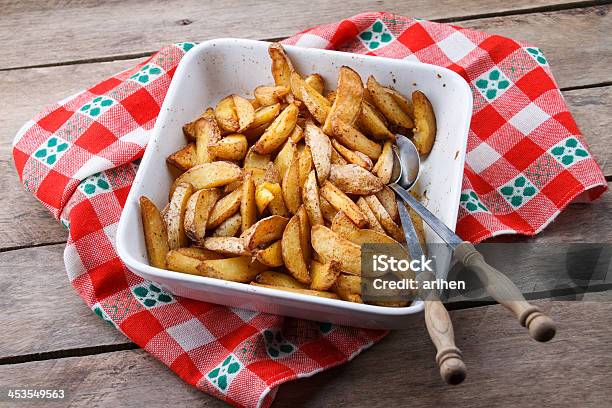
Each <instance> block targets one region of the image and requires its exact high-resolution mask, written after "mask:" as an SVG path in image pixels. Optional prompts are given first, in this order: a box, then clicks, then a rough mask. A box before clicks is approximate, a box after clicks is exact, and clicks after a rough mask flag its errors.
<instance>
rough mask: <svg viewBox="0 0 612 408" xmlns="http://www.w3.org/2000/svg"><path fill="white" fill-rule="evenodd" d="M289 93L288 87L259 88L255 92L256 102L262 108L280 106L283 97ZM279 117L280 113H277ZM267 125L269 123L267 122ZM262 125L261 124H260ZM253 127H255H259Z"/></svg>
mask: <svg viewBox="0 0 612 408" xmlns="http://www.w3.org/2000/svg"><path fill="white" fill-rule="evenodd" d="M288 93H289V87H288V86H282V85H281V86H258V87H257V88H255V90H254V91H253V94H254V95H255V100H256V101H257V102H258V103H259V105H260V106H261V107H264V108H265V107H268V106H272V105H275V104H276V105H278V104H279V103H280V102H282V101H283V97H284V96H285V95H287V94H288ZM277 115H278V113H277ZM266 123H267V122H266ZM259 125H261V123H260V124H259ZM259 125H253V127H256V126H259Z"/></svg>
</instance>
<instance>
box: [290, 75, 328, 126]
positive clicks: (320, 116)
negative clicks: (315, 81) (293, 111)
mask: <svg viewBox="0 0 612 408" xmlns="http://www.w3.org/2000/svg"><path fill="white" fill-rule="evenodd" d="M291 92H293V95H295V97H296V98H297V99H299V100H300V101H302V102H304V105H306V109H308V111H309V112H310V114H311V115H312V116H313V117H314V118H315V119H316V121H317V122H319V123H325V119H326V118H327V115H328V114H329V110H330V109H331V103H330V102H329V101H328V100H327V99H326V98H325V97H324V96H323V95H321V94H320V93H318V92H317V91H316V90H315V89H314V88H313V87H312V86H310V85H308V84H307V83H306V81H304V80H303V79H302V77H300V75H299V74H298V73H297V72H293V73H292V74H291Z"/></svg>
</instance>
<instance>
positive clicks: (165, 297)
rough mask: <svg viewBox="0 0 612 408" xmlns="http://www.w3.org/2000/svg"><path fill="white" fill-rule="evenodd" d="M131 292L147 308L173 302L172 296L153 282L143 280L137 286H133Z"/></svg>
mask: <svg viewBox="0 0 612 408" xmlns="http://www.w3.org/2000/svg"><path fill="white" fill-rule="evenodd" d="M132 293H133V294H134V296H135V297H136V299H138V301H139V302H140V303H142V305H143V306H144V307H146V308H147V309H151V308H154V307H158V306H161V305H168V304H170V303H174V302H175V300H174V297H173V296H172V295H171V294H170V293H168V292H165V291H163V290H162V289H161V288H160V287H159V286H157V285H156V284H154V283H153V282H146V281H145V282H143V283H141V284H140V285H138V286H134V287H133V288H132Z"/></svg>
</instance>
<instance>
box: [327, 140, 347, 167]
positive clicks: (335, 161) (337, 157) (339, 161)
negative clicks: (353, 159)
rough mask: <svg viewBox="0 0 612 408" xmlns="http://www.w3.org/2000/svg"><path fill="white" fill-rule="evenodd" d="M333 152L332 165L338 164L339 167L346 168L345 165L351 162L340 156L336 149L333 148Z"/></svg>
mask: <svg viewBox="0 0 612 408" xmlns="http://www.w3.org/2000/svg"><path fill="white" fill-rule="evenodd" d="M330 143H331V142H330ZM331 152H332V154H331V164H337V165H339V166H344V165H345V164H349V162H347V161H346V160H345V159H344V157H342V156H340V153H338V151H337V150H336V148H335V147H333V146H332V149H331Z"/></svg>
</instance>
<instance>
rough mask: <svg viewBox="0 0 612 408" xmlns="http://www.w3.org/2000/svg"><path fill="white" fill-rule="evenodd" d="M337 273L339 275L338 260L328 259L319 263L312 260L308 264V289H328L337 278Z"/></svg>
mask: <svg viewBox="0 0 612 408" xmlns="http://www.w3.org/2000/svg"><path fill="white" fill-rule="evenodd" d="M338 275H340V263H339V262H336V261H329V262H326V263H321V262H318V261H312V263H311V264H310V276H311V278H312V281H311V282H310V289H313V290H329V289H330V288H331V287H332V285H333V284H334V282H335V281H336V278H338Z"/></svg>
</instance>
